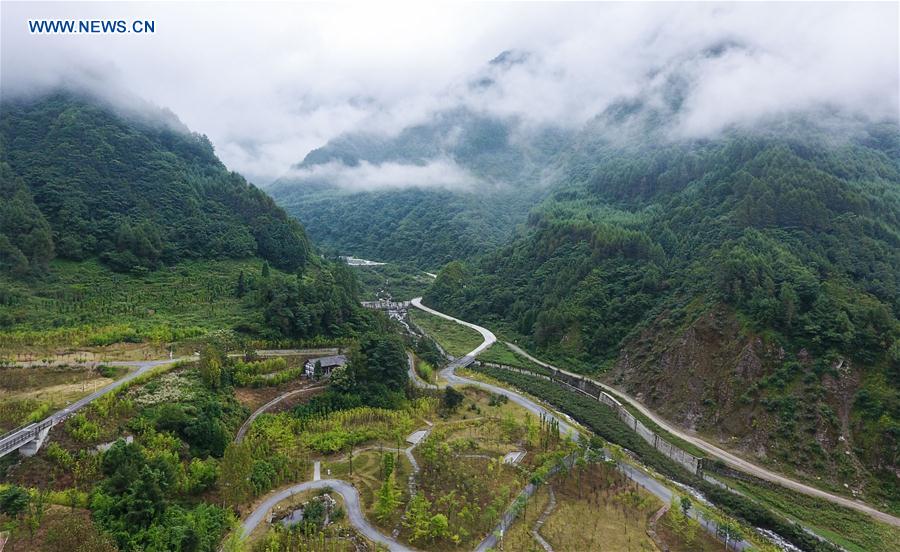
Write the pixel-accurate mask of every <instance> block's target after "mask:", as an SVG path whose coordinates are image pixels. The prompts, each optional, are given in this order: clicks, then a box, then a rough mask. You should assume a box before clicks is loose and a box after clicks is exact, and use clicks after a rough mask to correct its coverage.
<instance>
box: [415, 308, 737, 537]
mask: <svg viewBox="0 0 900 552" xmlns="http://www.w3.org/2000/svg"><path fill="white" fill-rule="evenodd" d="M411 304H412V305H413V306H414V307H416V308H418V309H421V310H423V311H425V312H427V313H429V314H433V315H435V316H439V317H441V318H444V319H447V320H451V321H453V322H456V323H457V324H462V325H463V326H467V327H469V328H472V329H473V330H476V331H477V332H478V333H480V334H481V336H482V338H484V341H483V342H482V343H481V345H479V346H478V347H476V348H475V349H474V350H473V351H472V352H470V353H469V354H468V355H466V356H464V357H461V358H458V359H456V360H454V361H453V362H451V363H450V364H449V365H448V366H447V367H446V368H444V369H443V370H441V375H442V376H443V377H444V379H446V380H447V382H448V383H452V384H457V385H473V386H476V387H480V388H482V389H487V390H488V391H491V392H492V393H499V394H503V395H506V396H507V397H509V400H511V401H513V402H515V403H516V404H518V405H520V406H522V407H523V408H525V409H526V410H528V411H530V412H532V413H535V414H543V415H544V416H549V417H551V418H554V419H555V420H557V421H558V422H559V428H560V430H561V431H562V432H563V433H567V434H570V435H572V438H573V439H574V440H577V439H578V438H579V436H580V433H579V431H578V430H577V429H576V428H575V427H574V426H573V425H571V424H569V423H566V421H565V420H562V419H561V418H560V415H559V414H557V413H556V412H553V411H550V410H548V409H546V408H544V407H542V406H540V405H539V404H537V403H535V402H534V401H533V400H531V399H529V398H527V397H525V396H523V395H520V394H518V393H516V392H514V391H511V390H509V389H506V388H504V387H498V386H496V385H491V384H489V383H485V382H482V381H477V380H473V379H469V378H466V377H463V376H459V375H457V374H456V373H455V370H456V369H457V368H459V367H463V366H468V365H469V364H471V362H472V361H473V360H474V358H475V356H477V355H479V354H480V353H482V352H483V351H485V350H487V348H488V347H490V346H491V345H493V344H494V343H495V342H496V341H497V337H496V336H495V335H494V334H493V332H491V331H490V330H488V329H487V328H482V327H481V326H478V325H476V324H472V323H471V322H465V321H463V320H459V319H457V318H454V317H452V316H450V315H447V314H444V313H442V312H439V311H436V310H434V309H432V308H430V307H426V306H425V305H423V304H422V298H421V297H416V298H415V299H413V300H412V301H411ZM562 416H565V417H566V418H568V416H566V415H565V414H563V415H562ZM569 420H571V419H570V418H569ZM618 467H619V469H620V470H621V471H622V473H624V474H625V475H626V476H628V478H629V479H631V480H632V481H634V482H635V483H637V484H638V485H640V486H641V487H643V488H644V489H645V490H647V491H649V492H650V493H651V494H653V495H655V496H656V497H657V498H659V499H660V500H661V501H663V504H668V503H669V502H670V501H671V500H672V497H673V496H675V493H674V492H673V491H672V490H671V489H669V488H668V487H667V486H665V485H663V484H662V483H660V482H659V481H657V480H656V479H654V478H653V477H651V476H650V475H648V474H646V473H644V472H643V471H641V470H639V469H638V468H636V467H634V466H632V465H631V464H628V463H627V462H619V463H618ZM536 490H537V487H536V486H534V485H533V484H531V483H529V484H528V485H526V487H525V489H524V490H523V491H522V492H521V493H520V496H522V495H524V496H527V497H530V496H531V495H532V494H533V493H534V492H535V491H536ZM689 515H690V516H691V517H693V518H695V519H697V521H698V522H699V523H700V525H701V526H702V527H703V528H704V529H705V530H706V531H707V532H709V533H710V534H711V535H717V527H716V524H715V523H713V522H711V521H708V520H706V519H705V518H702V517H700V516H698V515H697V513H696V512H695V511H691V512H690V514H689ZM513 521H515V517H514V516H512V515H510V512H509V511H507V512H506V513H505V514H504V515H503V517H502V518H501V521H500V523H499V524H498V526H497V528H496V529H495V530H494V531H492V532H491V534H489V535H488V536H487V537H485V539H484V540H483V541H481V543H480V544H479V545H478V547H477V548H476V549H475V551H476V552H487V551H488V550H491V549H493V548H494V547H495V546H496V545H497V543H498V540H499V539H498V535H502V534H504V533H506V531H507V530H508V529H509V527H510V525H512V523H513ZM751 546H752V545H751V544H750V543H749V542H748V541H746V540H739V541H730V542H729V543H728V548H730V549H731V550H737V551H741V550H745V549H747V548H750V547H751Z"/></svg>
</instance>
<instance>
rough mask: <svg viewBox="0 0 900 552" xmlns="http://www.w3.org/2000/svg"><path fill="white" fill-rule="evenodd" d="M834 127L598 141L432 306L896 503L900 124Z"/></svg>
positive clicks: (780, 460)
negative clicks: (519, 229) (521, 226)
mask: <svg viewBox="0 0 900 552" xmlns="http://www.w3.org/2000/svg"><path fill="white" fill-rule="evenodd" d="M829 123H834V121H827V122H823V124H822V126H821V127H818V126H817V125H813V124H811V123H808V122H804V121H803V120H797V121H793V122H789V123H785V124H783V125H780V127H779V128H777V130H776V131H773V133H772V134H768V133H764V132H762V131H757V132H741V133H739V132H733V133H731V134H730V135H728V136H724V137H721V138H720V139H717V140H707V141H700V142H693V143H675V142H670V141H666V140H652V139H651V140H649V142H648V143H647V145H641V146H636V145H624V142H626V141H623V140H620V139H617V140H616V142H615V143H613V142H610V141H604V140H602V139H597V138H596V134H595V135H593V136H591V137H590V138H591V139H583V140H582V141H581V144H582V146H581V147H580V149H578V150H576V151H574V152H572V155H571V157H570V159H569V163H568V167H567V175H566V178H565V180H566V184H565V185H563V186H561V187H560V188H559V189H558V190H557V191H556V192H555V193H554V194H553V196H552V197H551V198H550V199H548V200H547V201H545V202H544V203H543V204H542V205H541V206H540V207H539V208H537V209H536V210H535V211H534V212H533V213H532V215H531V217H530V219H529V230H528V232H527V234H526V235H525V236H523V237H521V238H519V239H516V240H515V241H513V242H512V243H511V244H509V245H508V246H505V247H503V248H501V249H500V250H498V251H497V252H495V253H492V254H489V255H486V256H484V257H482V258H480V259H478V260H477V261H475V262H472V263H471V264H464V263H453V264H451V265H448V266H447V267H445V269H444V270H443V271H442V272H441V273H440V274H439V276H438V278H437V280H436V282H435V283H434V285H433V286H432V288H431V290H430V292H429V293H428V294H427V296H426V301H427V302H429V304H431V305H433V306H435V307H436V308H441V309H447V310H448V311H449V312H453V313H455V314H458V315H461V316H464V317H466V318H468V319H471V320H478V321H479V322H481V323H494V324H497V325H498V326H501V327H505V328H506V329H507V332H508V333H509V334H511V335H516V336H520V337H521V338H522V339H524V340H525V341H527V342H529V343H530V345H531V346H532V347H533V348H536V349H538V350H540V351H541V353H542V354H544V355H546V356H549V357H553V358H556V359H559V360H562V361H563V362H565V363H567V364H569V365H570V366H573V367H575V368H577V369H580V370H583V371H587V372H599V373H603V374H604V375H605V377H606V378H607V379H608V380H609V381H611V382H613V383H615V384H618V385H622V386H623V387H625V388H626V389H627V390H628V391H630V392H632V393H634V394H637V395H638V396H640V397H642V399H643V400H644V401H646V402H647V403H648V404H649V405H651V406H652V407H653V408H654V409H656V410H658V411H660V412H662V413H663V414H665V415H666V416H668V417H670V418H671V419H673V420H675V421H678V422H680V423H682V424H684V425H686V426H688V427H692V428H695V429H696V430H698V431H700V432H701V433H705V434H709V435H711V436H713V437H716V438H722V439H728V440H730V441H731V445H732V446H733V447H734V448H738V449H740V450H742V451H743V452H744V453H746V454H747V455H750V456H753V457H756V458H757V459H758V460H759V461H761V462H764V463H770V464H772V465H773V466H775V467H777V468H778V469H781V470H787V471H796V472H797V475H798V476H800V477H807V478H811V477H810V476H809V475H808V474H810V473H814V474H822V477H823V478H824V481H817V483H818V484H820V485H824V486H828V487H832V488H834V489H836V490H838V491H841V492H848V490H852V491H855V492H858V493H860V494H861V495H862V496H864V497H865V498H867V499H869V500H871V501H873V502H876V503H881V502H890V503H891V505H892V508H893V509H895V510H896V509H898V508H900V489H898V485H897V483H896V477H895V475H894V473H893V467H896V465H897V463H898V460H900V395H898V389H900V323H898V316H900V170H898V162H900V155H898V152H900V150H898V147H897V146H898V133H897V128H896V127H895V126H885V125H862V124H856V125H855V127H854V129H853V130H854V132H852V133H850V132H843V131H842V132H841V133H839V134H832V133H830V131H828V130H826V127H827V126H828V124H829ZM843 123H846V121H844V122H843ZM622 134H626V133H625V132H623V133H622ZM776 136H777V137H776ZM847 136H852V138H849V139H848V138H847ZM732 439H735V440H732ZM845 483H846V484H847V487H844V484H845Z"/></svg>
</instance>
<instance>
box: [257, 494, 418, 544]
mask: <svg viewBox="0 0 900 552" xmlns="http://www.w3.org/2000/svg"><path fill="white" fill-rule="evenodd" d="M326 487H330V488H331V489H332V490H333V491H334V492H336V493H338V494H339V495H341V496H342V497H343V498H344V509H345V510H346V511H347V519H348V520H349V521H350V523H351V524H352V525H353V527H355V528H356V529H357V531H359V532H360V533H362V534H363V535H364V536H365V537H366V538H367V539H369V540H371V541H373V542H376V543H378V544H381V545H383V546H387V547H388V548H389V549H391V550H394V551H397V552H413V549H412V548H408V547H406V546H404V545H403V544H401V543H399V542H397V541H396V540H394V539H392V538H390V537H386V536H385V535H384V534H382V533H381V531H379V530H378V529H376V528H375V526H373V525H372V524H371V523H369V521H368V520H367V519H366V516H365V514H363V511H362V506H361V505H360V502H359V492H357V490H356V489H355V488H354V487H353V485H351V484H350V483H348V482H346V481H342V480H340V479H319V480H318V481H307V482H305V483H300V484H299V485H293V486H291V487H288V488H286V489H282V490H281V491H278V492H277V493H274V494H272V495H270V496H268V497H266V499H265V500H264V501H263V502H262V504H260V505H259V506H257V507H256V509H255V510H253V512H252V513H251V514H250V515H249V516H247V519H245V520H244V522H243V523H242V524H241V526H242V529H243V536H244V538H247V537H248V536H249V535H250V533H252V532H253V530H254V529H256V527H257V526H258V525H259V524H260V523H261V522H262V521H263V519H265V517H266V514H268V513H269V511H270V510H271V509H272V508H274V507H275V505H276V504H278V503H279V502H281V501H282V500H287V499H288V498H290V497H291V496H293V495H295V494H297V493H301V492H303V491H308V490H310V489H324V488H326Z"/></svg>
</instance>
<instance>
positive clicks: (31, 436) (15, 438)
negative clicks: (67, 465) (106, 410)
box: [0, 358, 190, 457]
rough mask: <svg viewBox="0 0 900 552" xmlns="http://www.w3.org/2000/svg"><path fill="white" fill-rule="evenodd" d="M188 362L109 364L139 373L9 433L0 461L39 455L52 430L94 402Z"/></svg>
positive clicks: (1, 441)
mask: <svg viewBox="0 0 900 552" xmlns="http://www.w3.org/2000/svg"><path fill="white" fill-rule="evenodd" d="M185 360H190V359H189V358H177V359H167V360H145V361H134V362H132V361H116V362H108V363H106V364H109V365H111V366H133V367H136V368H137V370H134V371H132V372H131V373H129V374H127V375H126V376H125V377H123V378H121V379H119V380H118V381H114V382H112V383H110V384H109V385H107V386H106V387H103V388H101V389H98V390H97V391H94V392H93V393H91V394H90V395H88V396H86V397H82V398H80V399H78V400H77V401H75V402H74V403H72V404H70V405H69V406H67V407H66V408H63V409H62V410H59V411H57V412H54V413H53V414H51V415H50V416H48V417H46V418H44V419H43V420H41V421H40V422H35V423H33V424H28V425H24V426H22V427H20V428H18V429H14V430H12V431H10V432H9V433H7V434H5V435H2V436H0V457H2V456H6V455H7V454H9V453H10V452H13V451H16V450H18V451H19V452H20V453H21V454H22V455H24V456H34V455H35V454H37V451H38V449H40V448H41V445H43V444H44V441H45V440H46V439H47V434H48V433H50V429H51V428H52V427H53V426H55V425H56V424H58V423H60V422H63V421H65V420H66V419H67V418H68V417H69V416H72V415H73V414H75V413H76V412H77V411H78V410H81V409H82V408H84V407H85V406H87V405H88V404H90V403H91V402H93V401H94V400H96V399H98V398H100V397H102V396H103V395H105V394H107V393H109V392H110V391H113V390H115V389H118V388H119V387H121V386H122V385H125V384H126V383H128V382H130V381H131V380H133V379H135V378H138V377H140V376H142V375H144V374H146V373H147V372H149V371H150V370H152V369H153V368H155V367H157V366H161V365H163V364H174V363H176V362H181V361H185Z"/></svg>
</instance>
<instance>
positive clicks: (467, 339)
mask: <svg viewBox="0 0 900 552" xmlns="http://www.w3.org/2000/svg"><path fill="white" fill-rule="evenodd" d="M409 316H410V318H412V321H413V322H415V323H416V325H417V326H419V327H420V328H422V330H423V331H424V332H425V333H427V334H428V335H429V336H430V337H431V338H432V339H434V340H435V341H437V342H438V344H439V345H440V346H441V347H443V349H444V350H445V351H447V352H448V353H449V354H451V355H453V356H455V357H461V356H465V355H467V354H469V353H470V352H471V351H472V350H473V349H475V348H476V347H478V346H479V345H481V342H482V341H483V339H482V337H481V334H480V333H478V332H476V331H475V330H473V329H472V328H468V327H466V326H463V325H462V324H457V323H456V322H453V321H451V320H447V319H444V318H441V317H439V316H435V315H433V314H429V313H427V312H424V311H421V310H419V309H410V311H409Z"/></svg>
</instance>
